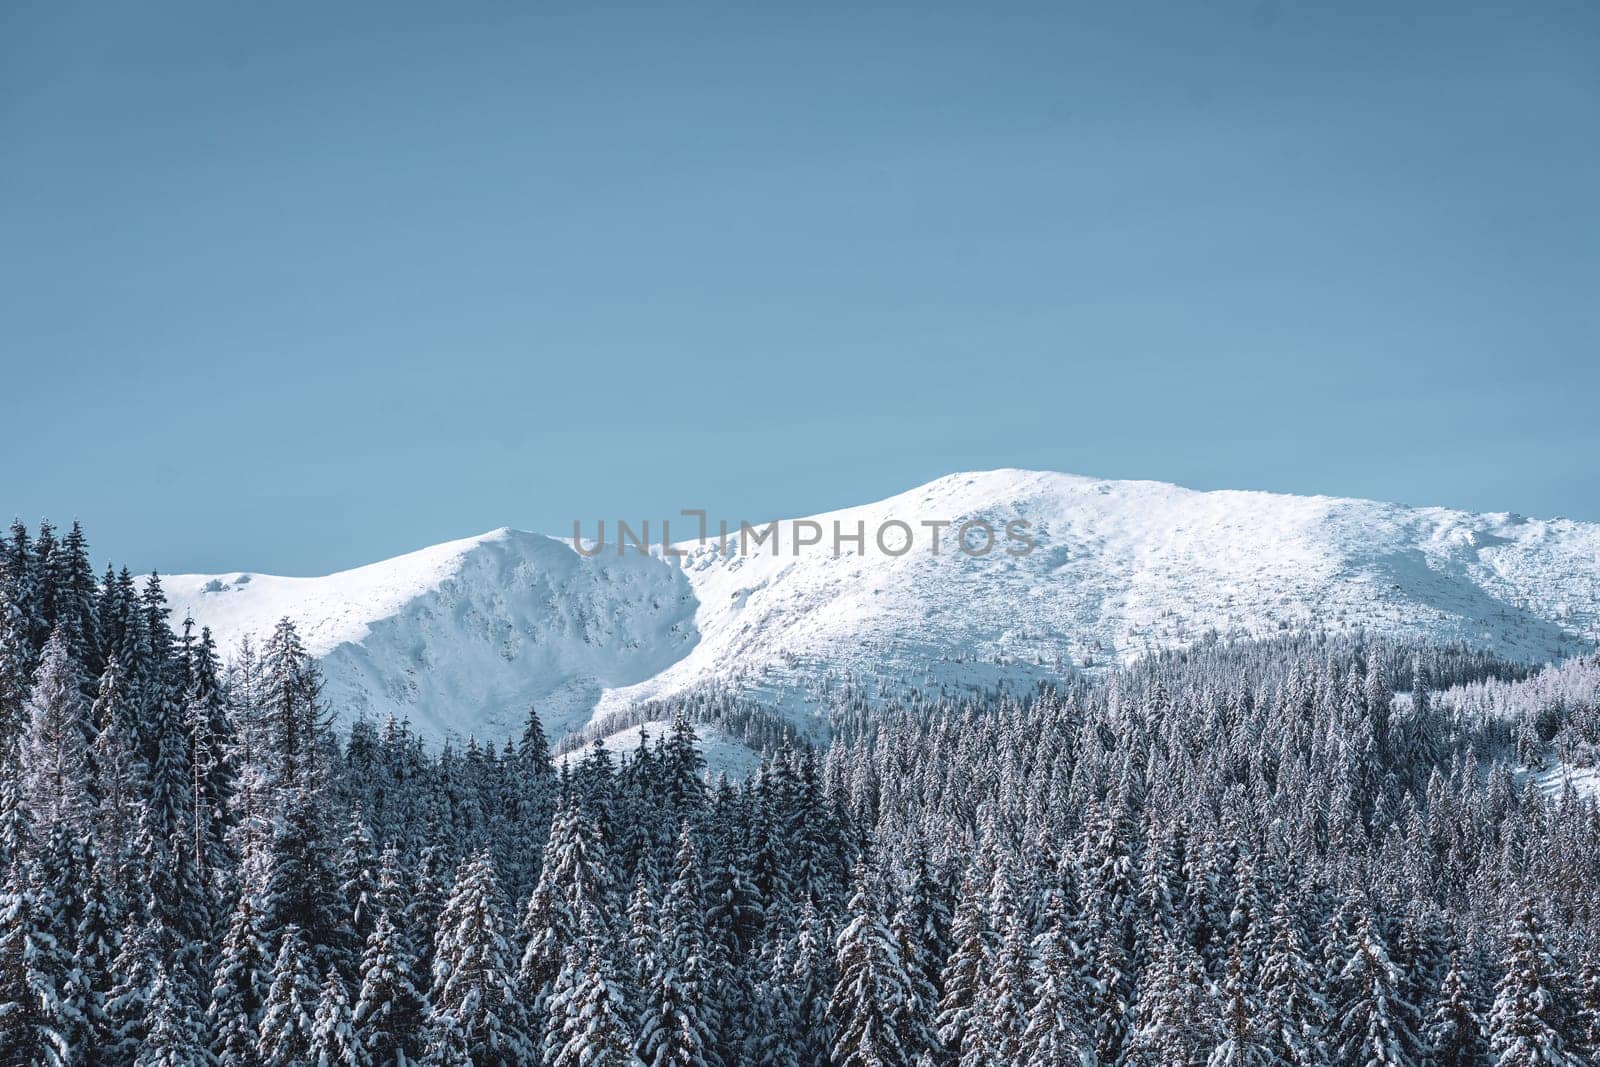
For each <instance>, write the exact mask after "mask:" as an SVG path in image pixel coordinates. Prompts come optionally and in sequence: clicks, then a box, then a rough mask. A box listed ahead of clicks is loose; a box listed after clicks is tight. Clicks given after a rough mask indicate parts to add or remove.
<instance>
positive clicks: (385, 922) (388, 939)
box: [353, 911, 428, 1067]
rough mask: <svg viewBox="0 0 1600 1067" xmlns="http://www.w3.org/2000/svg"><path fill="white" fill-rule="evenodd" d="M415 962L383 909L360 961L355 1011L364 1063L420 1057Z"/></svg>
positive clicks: (400, 1066)
mask: <svg viewBox="0 0 1600 1067" xmlns="http://www.w3.org/2000/svg"><path fill="white" fill-rule="evenodd" d="M415 965H416V962H415V959H414V958H413V957H412V955H411V953H410V950H409V947H408V946H407V944H406V941H405V939H404V938H403V937H402V936H401V934H400V932H399V931H398V930H397V929H396V928H395V925H394V922H393V921H392V920H391V919H390V917H389V913H388V912H387V911H385V912H381V913H380V914H379V915H378V919H377V922H376V923H375V924H374V925H373V928H372V934H371V935H370V936H369V937H368V938H367V950H366V954H365V955H364V956H363V957H362V959H361V990H360V994H359V996H358V997H357V999H356V1006H355V1010H354V1013H353V1025H354V1027H355V1030H356V1034H357V1039H358V1041H359V1043H360V1046H361V1049H362V1054H363V1059H362V1062H363V1064H370V1065H371V1067H405V1065H406V1064H408V1063H412V1062H414V1061H416V1060H417V1059H418V1058H419V1054H420V1048H421V1039H422V1036H423V1032H424V1029H425V1024H426V1022H427V1015H428V1007H427V1002H426V1001H425V1000H424V999H423V996H422V994H421V993H420V992H418V990H417V987H416V983H415V980H414V978H413V973H414V968H415Z"/></svg>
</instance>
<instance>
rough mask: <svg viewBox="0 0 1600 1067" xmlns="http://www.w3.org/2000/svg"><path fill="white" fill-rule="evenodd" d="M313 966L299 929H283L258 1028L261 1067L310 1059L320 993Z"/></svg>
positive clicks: (292, 1066)
mask: <svg viewBox="0 0 1600 1067" xmlns="http://www.w3.org/2000/svg"><path fill="white" fill-rule="evenodd" d="M313 966H314V963H313V957H312V955H311V951H310V949H309V948H308V947H307V945H306V942H305V939H304V937H302V936H301V933H300V928H299V927H298V926H290V927H288V928H287V929H285V930H284V932H283V938H282V944H281V946H280V947H279V949H278V958H277V960H276V961H275V962H274V963H273V965H272V986H271V988H270V989H269V990H268V992H267V1000H266V1004H265V1006H264V1007H265V1010H264V1012H263V1014H262V1017H261V1025H260V1028H259V1036H260V1038H261V1044H260V1048H261V1063H262V1065H263V1067H303V1065H304V1064H306V1063H307V1062H309V1058H310V1053H311V1035H312V1031H313V1029H314V1027H315V1024H316V1017H315V1012H316V1008H317V1001H318V999H319V996H320V994H319V991H318V989H317V982H316V978H315V977H314V974H315V972H314V971H313V970H312V968H313Z"/></svg>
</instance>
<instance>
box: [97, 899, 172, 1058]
mask: <svg viewBox="0 0 1600 1067" xmlns="http://www.w3.org/2000/svg"><path fill="white" fill-rule="evenodd" d="M163 938H164V931H162V929H161V928H160V925H159V924H158V923H156V922H154V921H153V920H150V919H145V918H142V917H140V916H139V915H138V914H137V913H134V914H132V915H130V916H129V918H128V922H127V924H126V926H125V927H124V929H123V931H122V944H121V945H120V946H119V947H118V949H117V958H116V960H115V961H114V962H113V964H112V968H111V970H112V974H113V975H115V978H114V980H113V981H112V984H111V991H110V993H109V995H108V996H107V997H106V1008H105V1010H106V1016H107V1018H108V1019H109V1022H110V1028H111V1041H110V1042H109V1045H110V1047H109V1048H108V1049H107V1050H106V1058H107V1059H108V1060H109V1061H110V1062H112V1063H130V1062H132V1061H133V1059H134V1057H135V1056H137V1055H138V1051H139V1048H140V1047H141V1046H142V1045H143V1044H144V1042H145V1039H146V1037H148V1031H147V1029H146V1028H147V1027H148V1025H149V1022H150V1015H151V1012H150V994H151V991H152V990H153V989H154V988H155V981H156V974H157V972H158V971H161V970H162V969H163V963H162V960H161V942H162V940H163Z"/></svg>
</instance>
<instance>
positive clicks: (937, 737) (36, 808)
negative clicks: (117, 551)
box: [0, 526, 1600, 1067]
mask: <svg viewBox="0 0 1600 1067" xmlns="http://www.w3.org/2000/svg"><path fill="white" fill-rule="evenodd" d="M336 710H337V709H334V708H330V707H329V706H328V705H327V701H326V699H325V698H324V696H323V690H322V685H321V678H320V672H319V668H318V666H317V663H316V661H315V660H314V659H313V658H312V657H311V656H310V655H308V654H307V652H306V651H305V649H304V647H303V645H302V642H301V640H300V637H299V635H298V633H297V632H296V629H295V627H294V625H293V624H291V623H289V622H287V621H285V622H283V623H281V624H280V625H278V626H277V627H276V628H275V629H274V630H273V631H272V632H271V634H270V635H268V636H267V637H266V638H265V639H264V640H263V641H261V642H260V644H259V646H256V645H247V646H245V647H244V648H243V649H242V651H241V653H240V655H238V656H237V657H236V658H234V659H233V660H232V661H231V662H228V663H223V662H221V661H220V659H219V656H218V654H217V651H216V648H215V646H214V642H212V640H211V639H210V637H209V635H208V634H207V633H205V632H203V631H202V632H200V633H198V634H197V633H194V632H193V631H192V629H191V628H190V627H187V626H180V628H179V631H178V632H176V633H175V632H174V630H173V629H172V627H171V626H170V625H169V618H168V609H167V607H166V605H165V603H164V599H163V596H162V592H161V587H160V583H159V582H158V581H157V580H155V579H154V578H152V579H150V580H149V581H147V582H144V583H139V582H135V581H134V580H133V579H132V578H131V577H130V576H129V575H128V574H127V573H126V572H125V571H123V572H115V571H110V570H108V571H106V572H105V577H104V578H103V579H98V580H97V579H96V578H95V576H94V572H93V571H92V570H91V569H90V566H89V561H88V553H87V546H86V544H85V543H84V538H83V535H82V533H81V531H79V530H78V529H77V528H76V527H74V528H73V529H72V530H71V531H70V532H69V533H68V534H66V535H65V536H58V535H57V534H56V532H55V531H53V530H50V529H49V528H47V527H46V528H41V529H40V530H39V532H38V534H37V535H36V536H32V537H30V536H29V534H28V533H27V531H26V530H24V529H22V528H21V527H20V526H18V527H15V528H14V529H13V531H12V534H11V537H10V539H9V540H8V541H7V543H6V544H5V546H4V570H3V574H0V752H3V763H0V766H3V769H4V776H3V779H0V1063H5V1064H116V1065H121V1064H137V1065H145V1064H150V1065H154V1064H163V1065H178V1064H189V1065H200V1064H211V1063H215V1064H219V1065H222V1067H245V1065H250V1067H267V1065H270V1067H289V1065H301V1064H339V1065H359V1067H369V1065H370V1067H377V1065H383V1067H390V1065H397V1064H401V1063H406V1064H410V1063H421V1064H451V1065H462V1064H476V1065H493V1067H521V1065H534V1064H538V1065H552V1067H556V1065H559V1067H568V1065H572V1067H576V1065H579V1064H586V1065H604V1064H627V1065H632V1064H636V1063H640V1062H642V1063H647V1064H705V1065H708V1067H713V1065H720V1067H734V1065H740V1064H777V1065H787V1067H798V1065H858V1064H859V1065H868V1064H872V1065H891V1067H916V1065H923V1064H941V1065H943V1064H982V1065H1010V1064H1027V1065H1050V1067H1066V1065H1073V1067H1081V1065H1083V1064H1105V1065H1110V1064H1200V1063H1210V1064H1216V1065H1223V1064H1271V1065H1280V1064H1372V1065H1380V1067H1381V1065H1396V1067H1398V1065H1423V1064H1480V1063H1491V1062H1498V1063H1502V1064H1519V1065H1520V1064H1527V1065H1534V1064H1540V1065H1546V1064H1571V1065H1577V1064H1582V1063H1593V1062H1595V1058H1596V1057H1597V1056H1600V818H1597V815H1600V813H1597V810H1596V806H1595V800H1594V797H1593V795H1592V793H1591V791H1590V783H1591V782H1592V781H1593V764H1594V761H1595V754H1596V751H1597V749H1596V746H1597V744H1600V662H1597V661H1596V660H1595V659H1594V658H1593V657H1592V656H1591V657H1584V658H1579V659H1573V660H1569V661H1568V662H1566V663H1564V664H1560V665H1557V666H1554V667H1550V668H1544V669H1538V670H1534V669H1532V668H1530V667H1528V666H1527V665H1525V664H1517V663H1510V662H1506V661H1503V660H1501V659H1499V658H1497V657H1496V656H1494V655H1492V654H1490V653H1488V652H1484V651H1477V650H1472V649H1468V648H1466V647H1464V646H1459V645H1456V646H1444V645H1429V644H1422V643H1407V642H1401V641H1398V640H1390V639H1384V640H1379V639H1376V638H1370V637H1362V636H1361V635H1359V634H1344V635H1340V636H1337V637H1328V636H1317V635H1294V636H1285V637H1283V638H1281V639H1277V640H1272V641H1264V642H1252V643H1242V644H1236V645H1232V646H1229V645H1226V644H1223V643H1221V642H1215V643H1212V644H1210V645H1209V646H1204V647H1198V648H1194V649H1190V650H1188V651H1183V652H1169V653H1164V654H1160V655H1154V656H1151V657H1148V658H1146V659H1143V660H1141V661H1139V662H1138V663H1136V664H1134V665H1131V666H1125V667H1120V668H1115V669H1111V670H1108V671H1106V672H1105V673H1103V674H1099V675H1096V676H1094V677H1072V678H1068V679H1065V680H1064V681H1062V682H1061V683H1060V684H1058V685H1050V686H1043V687H1040V688H1038V689H1037V690H1034V691H1031V692H1026V693H1021V694H1016V695H1010V696H991V697H982V696H972V697H968V698H954V697H943V696H932V695H930V696H927V697H924V698H922V699H917V700H908V701H895V700H869V699H868V694H865V693H859V692H853V691H839V692H838V693H836V696H835V701H834V703H833V704H832V705H831V706H830V708H829V710H828V712H827V715H826V717H825V722H824V723H821V724H819V725H818V728H817V729H815V730H814V731H812V732H810V733H808V734H804V735H802V734H801V733H800V732H798V731H797V730H796V728H795V727H793V726H792V725H791V724H789V723H786V722H783V721H782V720H776V719H772V718H770V717H763V715H762V714H760V713H758V712H756V711H752V710H750V709H748V708H744V707H742V706H741V705H740V703H739V702H738V701H737V700H736V699H734V698H733V697H730V696H727V695H726V694H718V693H716V692H713V691H707V692H703V693H700V694H698V695H694V696H687V697H675V698H671V699H667V700H663V701H661V702H660V703H658V704H656V705H653V706H650V707H647V708H641V709H639V710H638V711H637V713H636V714H638V715H639V716H641V717H640V718H638V719H637V720H636V722H634V723H633V724H634V725H638V724H640V723H646V722H660V723H661V724H662V725H661V726H660V727H658V728H656V729H653V730H651V731H649V737H648V740H644V741H641V742H640V743H639V745H638V746H637V747H635V748H633V749H631V750H628V751H625V752H622V753H620V754H618V753H614V752H612V751H611V750H609V749H607V748H606V747H605V745H604V743H603V742H602V740H601V737H602V735H603V734H609V733H613V732H615V731H614V729H606V730H601V731H597V732H596V734H595V736H593V737H584V736H578V737H575V738H574V740H573V741H572V742H570V743H569V745H570V750H571V752H572V756H571V758H570V759H567V760H562V761H557V760H555V759H553V758H552V752H551V748H550V746H549V744H547V741H546V736H545V732H544V728H543V726H542V725H541V723H540V720H539V718H538V716H536V715H533V714H528V715H527V716H526V720H525V725H524V727H523V729H522V730H521V731H520V733H519V735H518V736H517V737H515V738H514V739H513V740H512V741H511V742H508V743H505V744H503V745H502V744H496V743H490V744H488V745H482V746H481V745H479V744H478V743H476V742H468V743H467V744H465V745H464V746H457V745H447V746H444V747H443V748H442V749H436V748H434V747H432V746H426V745H424V743H423V741H422V740H421V739H420V738H419V737H418V736H417V735H416V734H414V733H413V732H412V731H411V729H410V728H409V727H408V726H407V725H406V724H405V723H403V722H398V721H395V720H392V719H391V720H389V721H386V722H383V723H378V722H374V721H371V720H360V721H357V722H356V723H355V725H354V726H353V727H352V728H351V729H350V730H349V731H348V733H347V734H345V735H342V736H341V735H337V734H335V732H334V731H333V729H332V727H331V725H330V724H331V722H332V720H333V713H334V712H335V711H336ZM644 716H648V718H645V717H644ZM697 724H699V725H716V726H718V727H719V728H720V729H721V730H722V731H723V732H725V733H727V734H728V735H730V736H735V737H742V738H746V739H749V740H750V741H752V742H753V743H755V744H756V745H757V746H758V747H764V748H765V749H766V751H765V753H764V755H763V758H762V760H761V763H760V766H759V767H758V768H757V769H756V770H755V771H754V773H752V774H750V775H749V776H747V777H745V778H743V779H742V780H737V781H730V780H728V779H727V778H725V777H722V778H711V777H710V776H708V775H706V773H705V763H704V759H703V756H702V754H701V752H700V751H699V749H698V748H697V744H696V732H695V726H696V725H697ZM610 725H611V726H612V727H615V726H618V725H620V724H618V723H613V724H610ZM823 725H825V726H826V729H823V728H822V726H823ZM589 741H593V742H595V743H593V744H585V742H589Z"/></svg>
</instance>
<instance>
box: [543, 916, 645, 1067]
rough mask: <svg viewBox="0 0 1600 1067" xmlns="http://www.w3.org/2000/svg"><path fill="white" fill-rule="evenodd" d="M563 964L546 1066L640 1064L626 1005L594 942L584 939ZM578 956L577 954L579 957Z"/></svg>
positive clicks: (547, 1038) (546, 1043) (551, 1010)
mask: <svg viewBox="0 0 1600 1067" xmlns="http://www.w3.org/2000/svg"><path fill="white" fill-rule="evenodd" d="M585 940H586V942H587V947H575V948H574V949H573V951H572V952H571V953H569V957H568V960H567V962H566V964H565V965H564V967H565V969H566V971H567V974H566V976H565V977H564V978H563V979H562V980H560V981H558V982H557V985H558V986H559V987H560V988H561V990H562V992H561V993H560V995H558V996H555V997H552V999H551V1002H550V1008H549V1018H550V1023H551V1025H550V1029H549V1030H548V1031H547V1033H546V1036H545V1041H544V1063H545V1065H546V1067H638V1064H639V1062H640V1061H639V1059H638V1057H637V1056H635V1055H634V1052H633V1035H632V1034H631V1033H630V1032H629V1027H628V1024H627V1021H626V1019H627V1016H628V1014H629V1012H628V1009H627V1006H626V1004H624V1003H623V1002H622V998H621V997H620V995H619V993H618V989H617V986H616V985H615V983H614V982H613V981H612V980H611V977H610V975H609V973H608V968H607V967H606V965H605V961H604V959H603V957H602V955H601V951H600V947H599V943H598V940H597V939H596V938H594V937H589V938H586V939H585ZM580 954H581V956H580Z"/></svg>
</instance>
